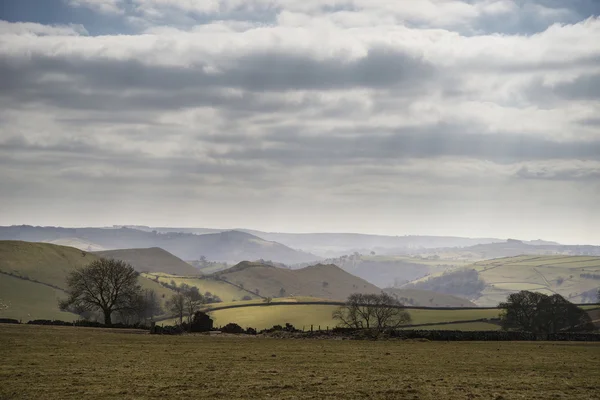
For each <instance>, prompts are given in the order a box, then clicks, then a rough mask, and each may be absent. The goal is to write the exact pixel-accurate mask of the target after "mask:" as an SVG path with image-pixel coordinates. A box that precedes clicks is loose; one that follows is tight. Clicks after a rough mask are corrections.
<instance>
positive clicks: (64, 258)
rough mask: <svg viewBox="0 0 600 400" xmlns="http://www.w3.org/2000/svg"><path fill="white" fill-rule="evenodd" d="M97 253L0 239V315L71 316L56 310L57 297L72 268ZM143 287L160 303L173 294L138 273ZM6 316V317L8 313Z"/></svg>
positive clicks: (20, 317) (32, 316) (21, 316)
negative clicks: (155, 296) (154, 292)
mask: <svg viewBox="0 0 600 400" xmlns="http://www.w3.org/2000/svg"><path fill="white" fill-rule="evenodd" d="M97 259H98V256H97V255H95V254H93V253H88V252H84V251H81V250H79V249H75V248H72V247H65V246H58V245H54V244H50V243H30V242H22V241H0V288H2V289H3V290H1V291H0V299H2V300H1V301H0V302H1V303H2V304H4V305H8V306H9V307H8V308H5V307H2V306H0V317H6V318H18V319H23V320H24V321H27V320H29V319H34V318H40V319H51V318H59V317H60V316H62V317H64V319H65V320H70V319H73V318H74V316H73V315H72V314H70V313H63V312H61V311H60V310H59V309H58V298H60V297H61V296H64V295H65V293H64V289H65V286H66V284H65V283H66V277H67V275H68V274H69V272H71V271H73V270H74V269H76V268H80V267H84V266H85V265H87V264H88V263H90V262H92V261H94V260H97ZM139 282H140V285H141V286H142V288H144V289H152V290H155V291H156V292H157V294H158V295H159V298H160V300H161V302H162V303H163V305H164V303H165V302H166V301H167V299H168V298H169V297H170V295H171V294H172V293H173V292H172V291H171V290H169V289H167V288H165V287H163V286H161V285H160V284H158V283H157V282H154V281H151V280H150V279H147V278H144V277H142V276H140V278H139ZM9 315H10V316H9Z"/></svg>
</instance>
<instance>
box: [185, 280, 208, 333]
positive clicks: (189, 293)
mask: <svg viewBox="0 0 600 400" xmlns="http://www.w3.org/2000/svg"><path fill="white" fill-rule="evenodd" d="M183 299H184V306H185V312H186V314H187V319H188V324H190V326H191V324H192V319H193V318H194V314H195V313H196V311H198V310H199V309H200V306H201V305H202V304H203V303H204V297H203V296H202V294H200V292H199V291H198V288H197V287H192V288H190V289H188V290H186V291H185V292H183Z"/></svg>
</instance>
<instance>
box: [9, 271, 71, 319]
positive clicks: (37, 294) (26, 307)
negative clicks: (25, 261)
mask: <svg viewBox="0 0 600 400" xmlns="http://www.w3.org/2000/svg"><path fill="white" fill-rule="evenodd" d="M65 297H66V294H65V293H64V292H63V291H62V290H58V289H54V288H51V287H49V286H45V285H40V284H39V283H34V282H30V281H26V280H23V279H19V278H15V277H12V276H7V275H2V276H0V318H13V319H17V320H23V322H27V321H29V320H32V319H59V320H62V321H73V320H76V319H77V315H75V314H72V313H69V312H63V311H60V310H59V309H58V300H59V299H60V298H65Z"/></svg>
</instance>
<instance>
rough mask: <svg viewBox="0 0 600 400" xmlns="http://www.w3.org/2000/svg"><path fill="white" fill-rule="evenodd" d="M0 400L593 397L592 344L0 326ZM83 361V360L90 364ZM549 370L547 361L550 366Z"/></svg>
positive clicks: (597, 373)
mask: <svg viewBox="0 0 600 400" xmlns="http://www.w3.org/2000/svg"><path fill="white" fill-rule="evenodd" d="M0 341H1V342H2V344H3V346H2V347H0V358H1V359H3V360H11V362H10V363H2V364H0V381H2V382H3V384H2V385H1V386H0V398H2V399H9V398H10V399H34V398H44V399H48V400H53V399H80V398H87V399H111V398H120V399H138V398H161V399H163V398H228V399H247V398H276V399H300V398H302V399H337V398H346V399H366V398H378V399H397V398H406V399H441V398H443V399H468V398H470V399H476V398H479V399H514V398H527V399H550V398H554V399H581V400H586V399H588V400H591V399H597V386H596V382H598V381H600V345H599V344H595V343H594V344H588V343H551V342H536V343H527V342H512V343H511V342H494V343H492V342H448V343H447V342H419V341H377V342H372V341H339V340H292V339H269V338H254V337H208V336H203V335H184V336H151V335H147V334H144V333H142V332H139V334H136V331H131V332H127V333H124V332H122V331H121V332H120V331H116V330H110V329H92V328H72V327H40V326H6V325H4V326H0ZM90 360H94V362H93V363H91V362H90ZM557 360H558V361H557Z"/></svg>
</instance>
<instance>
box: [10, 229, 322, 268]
mask: <svg viewBox="0 0 600 400" xmlns="http://www.w3.org/2000/svg"><path fill="white" fill-rule="evenodd" d="M67 238H69V239H73V238H77V239H79V240H82V241H88V242H91V243H95V244H97V245H99V246H102V247H104V248H105V249H108V250H115V249H137V248H150V247H160V248H162V249H164V250H166V251H168V252H169V253H171V254H174V255H175V256H177V257H179V258H180V259H182V260H198V259H199V258H200V257H201V256H203V257H205V258H206V259H207V260H209V261H224V262H229V263H237V262H239V261H243V260H259V259H263V260H272V261H276V262H281V263H285V264H295V263H302V262H313V261H317V260H319V259H320V257H318V256H315V255H314V254H310V253H306V252H303V251H298V250H294V249H292V248H290V247H287V246H285V245H283V244H281V243H277V242H273V241H268V240H264V239H261V238H259V237H257V236H254V235H251V234H249V233H245V232H239V231H225V232H218V233H208V234H205V235H196V234H193V233H180V232H169V233H160V232H157V231H142V230H138V229H130V228H56V227H35V226H27V225H23V226H10V227H0V240H23V241H28V242H50V241H55V240H59V239H67Z"/></svg>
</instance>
